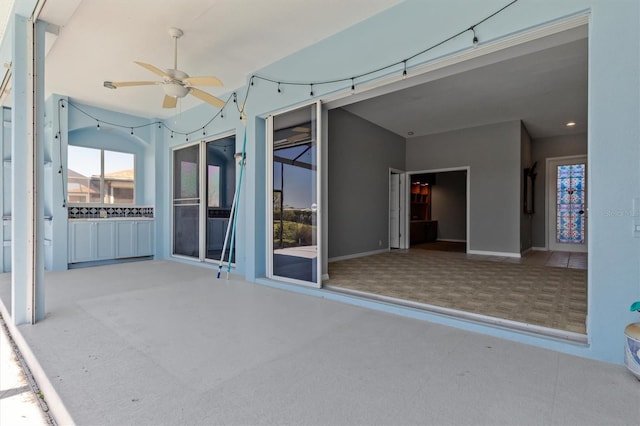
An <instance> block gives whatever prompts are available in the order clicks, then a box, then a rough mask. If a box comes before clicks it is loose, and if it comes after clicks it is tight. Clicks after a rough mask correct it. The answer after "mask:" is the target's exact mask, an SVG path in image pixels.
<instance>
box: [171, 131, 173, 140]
mask: <svg viewBox="0 0 640 426" xmlns="http://www.w3.org/2000/svg"><path fill="white" fill-rule="evenodd" d="M171 139H173V130H172V131H171Z"/></svg>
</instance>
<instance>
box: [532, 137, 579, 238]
mask: <svg viewBox="0 0 640 426" xmlns="http://www.w3.org/2000/svg"><path fill="white" fill-rule="evenodd" d="M570 155H587V134H586V133H581V134H576V135H567V136H556V137H551V138H543V139H534V140H533V141H532V143H531V157H532V159H531V160H532V162H535V161H537V162H538V165H537V166H536V170H537V172H538V176H537V177H536V187H535V194H534V197H535V213H534V214H533V216H532V220H533V223H532V240H533V241H532V243H533V247H545V246H546V244H545V232H546V224H545V222H546V197H545V193H546V181H545V180H546V179H545V178H546V175H547V170H546V159H547V158H552V157H565V156H570Z"/></svg>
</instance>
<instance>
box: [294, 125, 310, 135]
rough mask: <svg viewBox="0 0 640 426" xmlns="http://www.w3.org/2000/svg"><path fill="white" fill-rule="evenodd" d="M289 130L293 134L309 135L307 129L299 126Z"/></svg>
mask: <svg viewBox="0 0 640 426" xmlns="http://www.w3.org/2000/svg"><path fill="white" fill-rule="evenodd" d="M291 130H293V131H294V132H299V133H309V131H310V130H309V128H308V127H301V126H298V127H294V128H293V129H291Z"/></svg>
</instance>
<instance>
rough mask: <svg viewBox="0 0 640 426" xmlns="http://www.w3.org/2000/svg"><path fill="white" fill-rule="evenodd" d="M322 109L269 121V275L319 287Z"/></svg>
mask: <svg viewBox="0 0 640 426" xmlns="http://www.w3.org/2000/svg"><path fill="white" fill-rule="evenodd" d="M320 108H321V107H320V102H317V103H314V104H311V105H307V106H305V107H301V108H297V109H295V110H292V111H288V112H284V113H281V114H277V115H274V116H270V117H269V118H268V119H267V141H268V149H267V157H268V158H267V194H271V195H270V196H268V197H267V217H268V222H267V271H268V272H267V275H268V276H269V278H273V279H276V280H279V281H285V282H291V283H295V284H302V285H306V286H311V287H318V288H319V287H320V286H321V285H322V277H321V267H320V253H322V251H321V248H320V235H322V234H321V232H320V224H321V212H320V207H319V198H320V194H321V190H320V182H321V179H320V172H321V167H320V152H321V151H320V139H321V138H320V113H321V109H320Z"/></svg>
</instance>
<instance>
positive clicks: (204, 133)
mask: <svg viewBox="0 0 640 426" xmlns="http://www.w3.org/2000/svg"><path fill="white" fill-rule="evenodd" d="M206 134H207V132H205V131H204V127H203V128H202V136H205V135H206Z"/></svg>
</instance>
